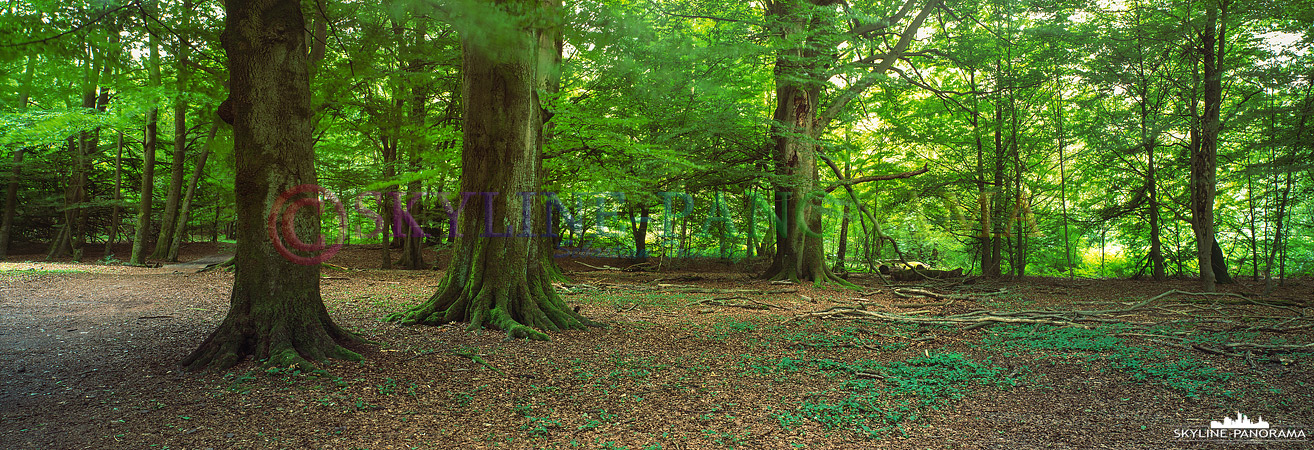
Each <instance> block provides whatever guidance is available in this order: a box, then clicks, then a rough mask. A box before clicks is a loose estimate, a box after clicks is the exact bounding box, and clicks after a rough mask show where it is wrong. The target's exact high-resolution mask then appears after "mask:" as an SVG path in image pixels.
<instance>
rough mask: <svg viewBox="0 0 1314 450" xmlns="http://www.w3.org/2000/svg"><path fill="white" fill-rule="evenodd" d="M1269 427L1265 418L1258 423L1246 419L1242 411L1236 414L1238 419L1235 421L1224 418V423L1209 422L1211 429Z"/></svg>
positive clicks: (1261, 417)
mask: <svg viewBox="0 0 1314 450" xmlns="http://www.w3.org/2000/svg"><path fill="white" fill-rule="evenodd" d="M1268 427H1269V425H1268V422H1265V421H1264V417H1263V416H1260V417H1259V420H1258V421H1253V420H1250V418H1249V417H1246V415H1245V414H1241V411H1237V412H1236V419H1233V418H1231V417H1224V418H1223V420H1222V421H1218V420H1213V421H1210V422H1209V428H1268Z"/></svg>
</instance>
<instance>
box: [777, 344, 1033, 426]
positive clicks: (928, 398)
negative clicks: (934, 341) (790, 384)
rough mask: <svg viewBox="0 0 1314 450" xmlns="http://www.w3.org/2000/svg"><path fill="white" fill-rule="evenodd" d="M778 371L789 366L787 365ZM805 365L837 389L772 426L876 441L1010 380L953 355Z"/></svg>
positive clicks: (782, 413)
mask: <svg viewBox="0 0 1314 450" xmlns="http://www.w3.org/2000/svg"><path fill="white" fill-rule="evenodd" d="M783 363H784V361H783V360H782V364H781V366H782V367H788V366H793V365H794V364H796V363H797V361H790V362H788V364H783ZM810 365H812V366H813V367H815V368H816V369H817V370H819V371H820V372H821V373H822V374H826V375H827V376H832V377H836V378H838V379H839V380H840V384H839V385H838V387H837V388H835V389H833V390H832V391H828V392H820V393H815V394H812V395H810V397H812V398H811V399H809V400H805V401H803V402H802V403H801V404H799V405H798V406H797V407H796V408H793V409H790V410H785V411H777V412H776V413H775V417H776V420H777V421H778V422H779V423H780V425H781V426H782V427H784V428H786V429H794V428H795V427H796V426H797V425H799V424H800V423H802V422H803V421H805V420H810V421H814V422H817V423H819V424H821V425H822V426H824V427H825V428H826V429H846V430H851V431H854V432H857V433H859V434H861V435H864V436H867V437H869V438H877V437H880V436H881V435H883V434H884V433H886V432H889V431H890V430H892V429H895V428H897V427H899V426H901V425H902V424H903V423H904V422H908V421H916V420H918V419H919V418H920V417H922V416H923V415H925V414H926V413H927V412H928V411H931V410H935V409H939V407H940V406H942V405H944V404H945V403H947V402H950V401H954V400H957V399H960V398H963V397H964V396H965V395H967V393H968V392H969V390H970V389H972V388H973V387H974V386H982V385H991V386H999V387H1004V388H1007V387H1010V386H1013V385H1014V384H1015V383H1016V380H1015V379H1013V378H1011V377H1009V376H1007V375H1006V374H1005V373H1004V372H1003V369H1001V368H999V367H994V366H991V365H990V364H989V362H988V361H987V362H986V363H984V364H983V363H978V362H975V361H972V360H970V359H967V358H966V357H964V356H963V355H962V354H959V353H936V354H929V355H927V356H920V357H914V358H909V359H907V360H904V361H896V362H891V363H878V362H875V361H870V360H859V361H855V362H852V363H849V362H840V361H833V360H829V359H816V360H812V361H810Z"/></svg>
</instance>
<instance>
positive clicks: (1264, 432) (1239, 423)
mask: <svg viewBox="0 0 1314 450" xmlns="http://www.w3.org/2000/svg"><path fill="white" fill-rule="evenodd" d="M1173 439H1175V440H1177V441H1199V442H1219V443H1236V444H1257V443H1271V442H1308V441H1309V434H1308V433H1307V430H1306V428H1305V427H1303V426H1291V425H1287V426H1282V427H1278V426H1274V425H1272V424H1270V423H1269V422H1268V421H1267V420H1264V417H1263V416H1255V418H1253V419H1252V418H1250V416H1247V415H1245V414H1243V413H1241V412H1240V411H1237V412H1236V417H1229V416H1224V417H1223V420H1211V421H1209V428H1177V429H1175V430H1173Z"/></svg>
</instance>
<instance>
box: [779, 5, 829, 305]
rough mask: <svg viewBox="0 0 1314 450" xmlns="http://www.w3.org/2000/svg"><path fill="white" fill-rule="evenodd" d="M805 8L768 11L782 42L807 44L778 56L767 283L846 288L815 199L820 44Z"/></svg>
mask: <svg viewBox="0 0 1314 450" xmlns="http://www.w3.org/2000/svg"><path fill="white" fill-rule="evenodd" d="M806 9H807V5H804V4H803V2H797V1H782V2H776V3H774V4H771V5H768V10H767V15H768V16H771V17H773V18H774V20H776V21H777V22H778V23H777V27H778V28H777V30H775V31H776V32H777V33H778V34H779V35H780V36H781V37H783V38H785V39H786V40H789V39H803V40H804V41H805V42H806V44H802V45H798V46H796V47H789V48H784V49H781V50H778V51H777V54H776V63H775V67H776V69H775V72H776V77H775V81H776V109H775V113H774V114H773V122H772V124H771V128H772V133H771V134H772V139H773V141H774V147H773V148H772V151H771V155H772V159H774V161H775V173H776V176H777V177H778V178H777V179H778V180H779V181H777V182H775V183H773V184H774V187H775V207H776V221H777V222H778V226H779V227H780V228H779V229H778V230H777V233H776V252H775V255H774V256H773V257H772V258H771V266H770V267H769V268H768V269H767V271H766V273H765V274H763V275H762V277H763V278H768V279H773V280H791V281H799V280H807V281H815V282H817V283H819V284H820V283H823V282H826V281H836V282H842V280H840V279H839V278H838V277H836V276H835V275H834V274H832V273H831V272H830V269H829V268H828V267H826V264H825V253H824V252H825V250H824V248H822V240H821V234H820V231H821V227H820V225H821V211H820V204H821V202H820V199H819V198H818V197H817V186H816V184H817V161H816V147H817V144H816V143H815V142H814V141H813V140H812V139H810V137H811V136H813V135H814V134H815V128H816V126H817V125H818V124H817V117H818V111H817V108H818V107H819V105H820V100H821V84H820V83H821V81H820V80H813V79H812V78H815V77H816V76H817V74H818V73H819V71H820V67H819V66H820V64H822V61H821V60H820V52H821V47H822V46H823V45H822V43H820V42H817V41H816V38H815V37H814V36H812V33H810V32H809V31H810V27H811V26H812V25H814V24H813V20H815V19H813V18H811V17H810V15H808V14H805V13H804V11H805V10H806Z"/></svg>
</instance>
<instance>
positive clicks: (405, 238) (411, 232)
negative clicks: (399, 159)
mask: <svg viewBox="0 0 1314 450" xmlns="http://www.w3.org/2000/svg"><path fill="white" fill-rule="evenodd" d="M421 23H423V22H421ZM417 27H418V28H417V31H416V33H415V44H413V45H412V46H407V44H406V40H405V39H403V38H401V37H399V39H398V45H401V46H403V50H404V51H403V52H402V54H403V55H411V56H410V57H409V62H408V65H407V69H406V71H407V72H409V73H411V74H412V76H408V77H407V80H408V81H407V84H409V85H410V91H411V92H410V94H411V108H410V112H409V115H410V117H409V119H410V120H409V122H410V129H411V131H410V132H409V133H407V134H406V136H407V141H408V142H407V146H406V148H407V150H406V153H407V157H408V158H407V159H408V160H409V165H410V170H411V171H414V172H419V171H420V168H421V165H422V163H423V161H422V160H421V152H422V151H423V149H425V148H428V146H429V144H428V141H427V140H426V139H425V138H424V135H425V133H424V129H425V122H426V121H425V114H427V112H426V108H425V106H426V102H427V101H428V98H429V94H428V91H427V89H426V87H425V86H422V85H418V84H416V82H415V81H414V80H415V78H416V77H415V76H414V75H413V74H415V73H418V72H419V71H420V68H421V66H422V64H423V61H421V60H420V59H419V57H418V56H415V55H414V54H416V53H418V52H416V51H413V50H409V49H407V48H406V47H419V46H421V45H424V41H425V36H424V34H425V32H424V28H423V25H420V24H417ZM423 191H424V184H423V182H422V181H421V180H419V179H416V180H413V181H411V182H410V183H407V185H406V193H407V196H408V200H407V202H406V203H407V204H406V205H404V206H406V208H407V210H408V212H409V214H411V216H412V217H414V218H415V219H416V220H417V221H418V220H420V218H421V217H422V216H423V215H424V197H423V195H424V192H423ZM412 199H413V200H412ZM410 203H414V204H415V208H414V209H412V208H410ZM407 228H408V229H407V230H406V232H405V234H403V235H402V254H401V260H400V261H398V265H400V266H402V268H404V269H411V270H420V269H425V268H427V267H428V266H427V264H426V263H425V262H424V253H423V252H422V250H423V249H424V237H425V236H424V232H423V231H422V230H419V229H409V227H407Z"/></svg>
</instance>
